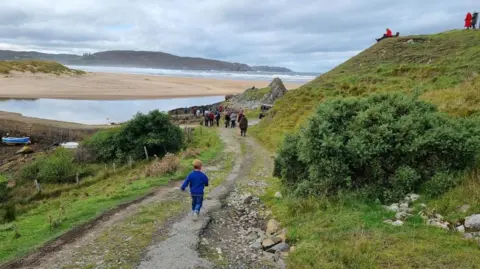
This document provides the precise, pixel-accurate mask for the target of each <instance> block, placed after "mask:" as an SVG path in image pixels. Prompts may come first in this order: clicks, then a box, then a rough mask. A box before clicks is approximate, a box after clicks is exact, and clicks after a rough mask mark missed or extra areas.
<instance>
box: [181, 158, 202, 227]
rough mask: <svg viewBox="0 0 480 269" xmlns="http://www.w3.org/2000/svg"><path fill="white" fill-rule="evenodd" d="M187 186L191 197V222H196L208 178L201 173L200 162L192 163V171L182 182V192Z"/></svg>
mask: <svg viewBox="0 0 480 269" xmlns="http://www.w3.org/2000/svg"><path fill="white" fill-rule="evenodd" d="M187 186H189V187H190V194H191V196H192V211H193V220H197V218H198V214H199V213H200V209H201V208H202V204H203V189H204V188H205V186H208V177H207V175H205V174H204V173H203V172H202V162H201V161H200V160H195V161H193V171H192V172H191V173H190V174H189V175H188V176H187V178H186V179H185V182H183V185H182V187H181V189H182V191H185V189H186V188H187Z"/></svg>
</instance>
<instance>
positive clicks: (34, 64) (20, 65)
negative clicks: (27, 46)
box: [0, 61, 85, 75]
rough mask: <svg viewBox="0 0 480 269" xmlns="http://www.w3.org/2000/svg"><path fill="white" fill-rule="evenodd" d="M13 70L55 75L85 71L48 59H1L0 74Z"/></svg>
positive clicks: (82, 72)
mask: <svg viewBox="0 0 480 269" xmlns="http://www.w3.org/2000/svg"><path fill="white" fill-rule="evenodd" d="M11 72H30V73H45V74H54V75H83V74H85V72H84V71H81V70H75V69H70V68H68V67H66V66H64V65H62V64H59V63H56V62H48V61H0V74H10V73H11Z"/></svg>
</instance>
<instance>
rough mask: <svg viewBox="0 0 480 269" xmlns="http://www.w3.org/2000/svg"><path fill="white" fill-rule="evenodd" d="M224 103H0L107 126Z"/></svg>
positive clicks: (11, 108)
mask: <svg viewBox="0 0 480 269" xmlns="http://www.w3.org/2000/svg"><path fill="white" fill-rule="evenodd" d="M223 100H225V97H224V96H213V97H192V98H174V99H156V100H121V101H96V100H95V101H92V100H62V99H37V100H18V99H16V100H15V99H11V100H2V101H1V102H0V111H8V112H16V113H21V114H23V115H24V116H28V117H36V118H44V119H51V120H59V121H70V122H78V123H85V124H106V123H110V122H122V121H126V120H129V119H131V117H132V116H133V115H134V114H135V113H137V112H143V113H146V112H148V111H151V110H154V109H159V110H160V111H168V110H172V109H175V108H180V107H190V106H196V105H208V104H212V103H216V102H220V101H223Z"/></svg>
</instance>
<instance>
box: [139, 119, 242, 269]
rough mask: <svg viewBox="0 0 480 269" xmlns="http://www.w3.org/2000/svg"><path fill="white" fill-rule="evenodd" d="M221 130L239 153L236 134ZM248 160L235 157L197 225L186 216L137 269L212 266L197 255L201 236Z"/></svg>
mask: <svg viewBox="0 0 480 269" xmlns="http://www.w3.org/2000/svg"><path fill="white" fill-rule="evenodd" d="M220 130H221V131H220V132H221V137H222V139H223V141H224V143H225V144H226V145H227V146H228V147H229V148H230V150H234V151H235V152H237V153H240V151H241V150H240V145H239V143H238V142H236V139H235V137H234V136H235V135H236V134H235V133H234V132H233V131H231V130H228V129H223V128H222V129H220ZM237 156H240V155H237ZM245 159H246V158H245V157H240V158H236V161H235V164H234V166H233V169H232V171H231V173H230V174H229V175H228V177H227V178H226V179H225V182H224V183H223V184H222V185H220V186H218V187H216V188H215V189H213V190H211V191H210V192H209V193H208V195H207V197H206V200H205V202H204V205H203V208H202V213H201V214H200V217H199V219H198V220H197V221H195V222H194V221H192V219H191V218H190V217H189V216H188V215H187V216H185V217H183V218H182V219H180V220H179V221H178V222H176V223H174V224H173V225H172V226H171V229H170V231H169V233H168V239H166V240H161V241H160V242H158V243H156V244H154V245H152V246H151V247H150V248H149V249H148V251H147V254H146V256H145V258H144V260H143V261H142V262H141V263H140V266H139V267H138V268H141V269H144V268H145V269H147V268H148V269H154V268H155V269H156V268H169V269H189V268H211V267H212V266H213V265H212V263H211V262H209V261H208V260H206V259H203V258H201V257H200V256H199V254H198V250H197V246H198V243H199V235H200V233H201V232H202V230H203V229H204V228H205V227H206V226H207V225H208V223H209V221H210V215H211V214H212V212H213V211H215V210H219V209H220V207H221V199H223V198H224V197H225V196H226V195H227V194H228V193H229V191H230V190H231V188H232V187H233V185H234V183H235V182H234V181H235V180H236V179H237V177H238V176H239V174H240V173H241V171H242V170H243V169H242V167H243V166H244V163H245ZM188 199H189V198H188Z"/></svg>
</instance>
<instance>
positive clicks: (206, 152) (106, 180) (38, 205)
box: [0, 128, 223, 262]
mask: <svg viewBox="0 0 480 269" xmlns="http://www.w3.org/2000/svg"><path fill="white" fill-rule="evenodd" d="M189 147H195V148H199V149H200V150H201V154H200V155H199V156H197V157H196V158H198V159H200V160H202V161H204V162H207V161H209V160H213V159H214V158H215V157H216V156H217V155H218V153H219V152H221V151H222V150H223V144H222V142H221V141H220V139H219V137H218V133H217V132H216V130H214V129H213V128H211V129H209V128H203V129H202V128H199V129H196V130H195V131H194V139H193V141H192V142H191V143H190V144H189ZM192 160H193V158H189V159H183V160H181V164H182V167H183V168H182V169H180V171H178V172H176V173H175V174H173V175H168V176H162V177H151V178H142V177H138V176H139V175H141V174H142V173H143V171H144V169H145V164H140V165H138V167H136V168H133V169H130V168H123V169H118V173H116V174H112V173H110V172H105V171H104V172H101V173H100V174H99V175H96V176H94V177H91V178H88V179H85V180H84V182H83V183H82V184H83V185H81V186H79V187H71V188H67V187H66V186H59V187H55V186H54V185H52V186H49V187H48V188H46V189H45V191H47V192H48V191H53V190H54V189H56V188H60V189H61V190H62V191H61V192H60V193H59V194H57V195H56V196H55V197H48V196H47V197H46V198H45V199H41V200H32V201H31V202H30V203H29V204H28V206H27V207H26V208H24V209H23V210H21V213H20V214H19V215H17V220H16V221H15V223H14V225H16V227H18V232H19V233H20V235H21V237H20V238H15V237H14V231H12V230H9V229H2V228H4V226H8V225H11V224H3V225H0V240H1V241H2V244H1V245H0V262H5V261H8V260H10V259H13V258H15V257H19V256H22V255H24V254H26V253H28V252H30V251H32V250H34V249H35V248H37V247H39V246H41V245H42V244H43V243H45V242H46V241H48V240H51V239H54V238H56V237H58V236H60V235H61V234H63V233H65V232H66V231H68V230H70V229H72V228H73V227H75V226H77V225H79V224H81V223H84V222H86V221H88V220H91V219H93V218H95V217H96V216H98V215H99V214H101V213H102V212H105V211H107V210H109V209H112V208H115V207H117V206H118V205H120V204H122V203H125V202H129V201H132V200H134V199H137V198H138V197H141V196H143V195H146V194H147V193H149V192H150V191H152V189H153V188H156V187H160V186H164V185H166V184H167V183H168V181H169V179H172V178H173V179H183V178H184V177H185V176H186V175H187V174H188V173H189V172H190V171H191V162H192ZM31 187H32V188H34V187H33V186H31ZM49 218H52V219H53V220H58V221H59V222H60V225H59V227H57V228H54V229H52V228H51V227H50V221H49Z"/></svg>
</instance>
